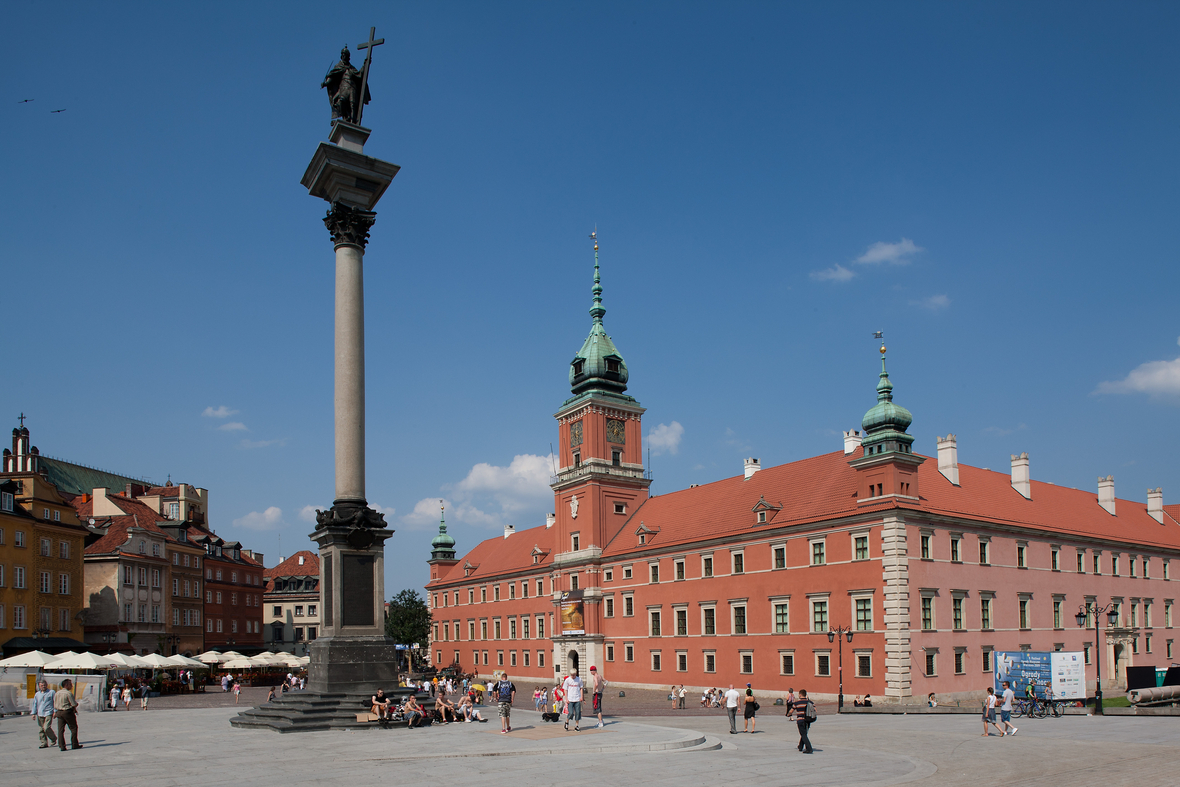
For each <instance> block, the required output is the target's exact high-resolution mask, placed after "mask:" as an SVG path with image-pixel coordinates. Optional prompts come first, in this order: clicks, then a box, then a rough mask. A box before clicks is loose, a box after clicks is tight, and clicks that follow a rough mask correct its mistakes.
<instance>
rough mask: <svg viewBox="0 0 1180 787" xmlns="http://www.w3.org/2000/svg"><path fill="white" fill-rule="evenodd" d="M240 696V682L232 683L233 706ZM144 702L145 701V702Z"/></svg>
mask: <svg viewBox="0 0 1180 787" xmlns="http://www.w3.org/2000/svg"><path fill="white" fill-rule="evenodd" d="M241 696H242V681H240V680H235V681H234V705H237V704H238V698H240V697H241ZM145 702H146V700H145ZM145 710H146V708H145Z"/></svg>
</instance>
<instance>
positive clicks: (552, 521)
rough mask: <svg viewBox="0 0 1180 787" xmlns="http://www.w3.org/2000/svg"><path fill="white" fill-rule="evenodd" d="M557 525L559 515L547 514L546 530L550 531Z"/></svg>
mask: <svg viewBox="0 0 1180 787" xmlns="http://www.w3.org/2000/svg"><path fill="white" fill-rule="evenodd" d="M556 524H557V514H555V513H554V514H546V515H545V529H546V530H548V529H549V528H551V527H553V526H554V525H556Z"/></svg>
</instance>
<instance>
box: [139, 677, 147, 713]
mask: <svg viewBox="0 0 1180 787" xmlns="http://www.w3.org/2000/svg"><path fill="white" fill-rule="evenodd" d="M139 709H140V710H147V709H148V685H147V684H146V683H145V684H143V685H142V686H140V687H139Z"/></svg>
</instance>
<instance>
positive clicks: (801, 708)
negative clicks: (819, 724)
mask: <svg viewBox="0 0 1180 787" xmlns="http://www.w3.org/2000/svg"><path fill="white" fill-rule="evenodd" d="M792 710H794V712H795V726H796V727H798V728H799V747H798V748H799V751H801V752H803V753H804V754H811V752H812V748H811V739H810V738H809V737H808V733H809V732H810V731H811V723H812V722H813V721H815V719H816V715H817V714H816V712H815V703H813V702H812V701H811V700H809V699H807V689H799V699H797V700H795V704H794V706H793V707H792Z"/></svg>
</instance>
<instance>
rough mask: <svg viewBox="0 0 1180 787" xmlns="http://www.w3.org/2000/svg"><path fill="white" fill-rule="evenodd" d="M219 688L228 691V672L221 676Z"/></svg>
mask: <svg viewBox="0 0 1180 787" xmlns="http://www.w3.org/2000/svg"><path fill="white" fill-rule="evenodd" d="M221 690H222V691H229V674H228V673H227V674H225V675H222V676H221Z"/></svg>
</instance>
